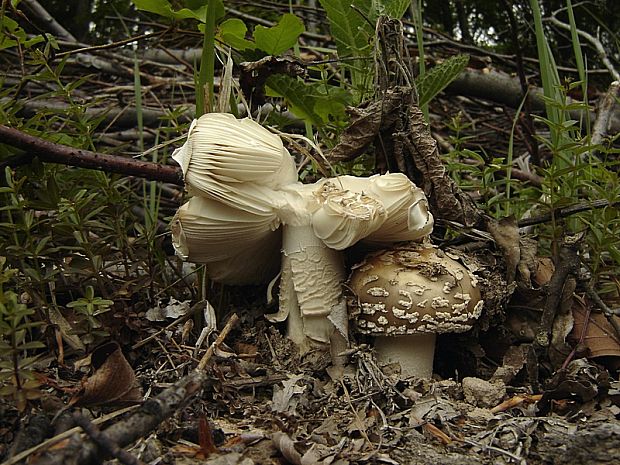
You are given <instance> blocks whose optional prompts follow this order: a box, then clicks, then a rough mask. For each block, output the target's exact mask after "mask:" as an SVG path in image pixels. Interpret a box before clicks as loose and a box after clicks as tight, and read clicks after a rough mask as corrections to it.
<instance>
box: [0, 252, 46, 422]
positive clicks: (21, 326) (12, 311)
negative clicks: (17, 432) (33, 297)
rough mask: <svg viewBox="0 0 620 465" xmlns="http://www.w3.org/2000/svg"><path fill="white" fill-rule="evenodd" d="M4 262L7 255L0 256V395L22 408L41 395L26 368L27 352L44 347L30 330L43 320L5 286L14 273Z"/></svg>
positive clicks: (32, 376)
mask: <svg viewBox="0 0 620 465" xmlns="http://www.w3.org/2000/svg"><path fill="white" fill-rule="evenodd" d="M5 265H6V258H5V257H0V396H2V397H10V398H12V399H13V401H14V402H15V404H16V406H17V408H18V409H19V410H20V411H23V410H25V408H26V406H27V403H28V401H29V400H32V399H36V398H38V397H40V395H41V393H40V391H39V389H38V387H39V382H38V381H37V380H36V378H35V377H34V372H33V371H32V369H31V368H29V365H30V364H31V363H32V361H33V358H32V357H29V356H28V354H29V353H31V352H32V351H34V350H36V349H41V348H43V347H44V344H43V343H42V342H40V341H37V340H33V330H35V329H36V328H37V327H39V326H41V325H42V324H43V323H42V322H40V321H32V319H31V317H32V316H33V315H34V313H35V312H34V310H33V309H32V308H28V306H27V305H26V304H24V303H22V302H20V300H21V299H20V296H19V295H18V294H17V293H16V292H14V291H11V290H6V289H5V287H4V286H5V285H6V284H8V283H9V281H10V280H11V279H13V277H14V276H15V275H16V274H17V270H15V269H11V268H5Z"/></svg>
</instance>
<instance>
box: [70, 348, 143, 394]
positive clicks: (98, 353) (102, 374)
mask: <svg viewBox="0 0 620 465" xmlns="http://www.w3.org/2000/svg"><path fill="white" fill-rule="evenodd" d="M91 362H92V366H93V369H94V370H95V371H94V373H93V374H92V376H90V377H89V378H88V379H86V380H85V381H83V382H82V389H81V390H80V392H79V393H78V394H77V395H75V396H74V397H73V398H72V399H71V400H70V401H69V405H80V406H95V405H110V404H115V405H116V404H122V403H136V402H140V401H141V400H142V394H141V389H140V387H139V385H138V383H137V381H136V375H135V373H134V371H133V369H132V368H131V366H130V365H129V363H128V362H127V359H126V358H125V356H124V355H123V352H122V351H121V348H120V346H119V345H118V343H116V342H108V343H106V344H103V345H101V346H99V347H97V348H96V349H95V350H94V351H93V353H92V354H91Z"/></svg>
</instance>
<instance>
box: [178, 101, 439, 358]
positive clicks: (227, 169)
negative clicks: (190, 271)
mask: <svg viewBox="0 0 620 465" xmlns="http://www.w3.org/2000/svg"><path fill="white" fill-rule="evenodd" d="M174 159H175V160H176V161H177V162H178V163H179V164H180V165H181V167H182V169H183V173H184V176H185V181H186V185H187V189H188V191H189V192H190V193H192V194H193V195H194V196H195V197H193V198H192V199H191V200H190V201H189V202H188V203H187V204H185V205H184V206H182V207H181V208H180V209H179V211H178V212H177V215H176V216H175V219H174V221H173V225H172V233H173V243H174V245H175V248H176V250H177V252H178V253H179V255H180V256H182V257H183V258H185V259H189V260H192V261H196V262H199V263H206V264H207V268H208V270H210V273H211V277H212V278H213V279H216V280H220V281H222V282H227V283H233V284H241V283H251V282H262V281H264V280H265V278H266V277H269V274H270V273H272V274H275V269H276V267H274V261H275V259H276V258H277V256H278V252H279V249H280V247H281V249H282V262H281V263H282V265H281V266H282V269H281V290H280V310H279V311H278V313H276V314H273V315H268V318H269V319H270V320H271V321H282V320H284V319H285V318H288V320H289V321H288V323H289V336H290V337H291V338H292V339H293V340H295V342H297V343H298V345H299V346H300V348H301V349H302V350H307V349H308V348H310V347H311V346H313V345H319V346H321V345H322V346H325V347H327V346H331V347H332V353H333V354H334V357H335V358H336V356H335V354H337V353H338V352H340V351H341V350H343V349H344V348H346V345H347V342H348V341H347V333H348V328H347V325H348V317H347V307H346V302H345V299H344V297H343V294H342V284H343V282H344V280H345V278H346V276H345V272H344V266H343V260H342V257H341V252H340V251H342V250H344V249H346V248H348V247H350V246H351V245H353V244H355V243H356V242H358V241H360V240H364V239H368V240H369V241H372V242H373V243H381V244H391V243H392V242H394V241H411V240H419V239H421V238H422V237H424V236H426V235H427V234H429V233H430V231H431V230H432V225H433V220H432V216H431V215H430V213H429V212H428V210H427V208H426V206H427V204H426V198H425V197H424V194H423V193H422V191H421V190H420V189H418V188H416V187H415V186H414V185H413V184H412V183H411V182H410V181H409V180H408V179H407V178H406V176H404V175H402V174H386V175H382V176H379V175H377V176H372V177H370V178H356V177H352V176H340V177H337V178H332V179H323V180H320V181H318V182H317V183H315V184H311V185H304V184H301V183H299V182H298V181H297V176H296V171H295V163H294V160H293V158H292V157H291V156H290V155H289V153H288V152H287V151H286V149H285V148H284V147H283V145H282V142H281V140H280V138H279V137H278V136H276V135H274V134H272V133H270V132H269V131H268V130H267V129H265V128H263V127H262V126H260V125H259V124H258V123H256V122H254V121H251V120H249V119H243V120H237V119H235V118H234V117H233V116H232V115H227V114H217V113H210V114H206V115H203V116H202V117H201V118H200V119H198V120H197V121H195V122H194V123H193V124H192V126H191V127H190V131H189V135H188V140H187V142H186V143H185V144H184V145H183V147H181V148H180V149H178V150H177V151H175V153H174ZM280 230H281V239H280ZM280 240H281V242H280Z"/></svg>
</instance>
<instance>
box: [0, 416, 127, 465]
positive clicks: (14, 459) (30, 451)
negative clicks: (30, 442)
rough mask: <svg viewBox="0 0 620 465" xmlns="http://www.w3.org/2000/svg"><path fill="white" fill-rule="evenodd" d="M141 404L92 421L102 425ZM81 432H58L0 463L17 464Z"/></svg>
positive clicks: (76, 429)
mask: <svg viewBox="0 0 620 465" xmlns="http://www.w3.org/2000/svg"><path fill="white" fill-rule="evenodd" d="M138 407H139V406H138V405H132V406H130V407H125V408H122V409H120V410H116V411H115V412H112V413H109V414H107V415H104V416H102V417H100V418H97V419H95V420H93V421H92V423H93V424H94V425H100V424H102V423H105V422H106V421H108V420H111V419H113V418H116V417H118V416H120V415H123V414H125V413H127V412H131V411H132V410H135V409H137V408H138ZM79 432H80V427H79V426H76V427H75V428H71V429H68V430H67V431H63V432H62V433H60V434H57V435H56V436H54V437H51V438H49V439H46V440H45V441H43V442H42V443H41V444H37V445H36V446H34V447H31V448H30V449H27V450H25V451H22V452H20V453H19V454H16V455H14V456H13V457H11V458H10V459H8V460H6V461H4V462H2V463H1V464H0V465H15V464H16V463H18V462H21V461H22V460H24V459H25V458H26V457H28V456H30V455H32V454H34V453H35V452H38V451H40V450H42V449H45V448H47V447H50V446H53V445H54V444H56V443H58V442H60V441H63V440H65V439H67V438H69V437H71V436H73V435H74V434H76V433H79Z"/></svg>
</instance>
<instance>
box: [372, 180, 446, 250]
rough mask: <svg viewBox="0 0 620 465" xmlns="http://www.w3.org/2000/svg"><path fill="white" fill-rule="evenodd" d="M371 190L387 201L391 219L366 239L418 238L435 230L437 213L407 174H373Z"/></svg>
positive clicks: (401, 239) (393, 239)
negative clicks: (433, 212) (434, 218)
mask: <svg viewBox="0 0 620 465" xmlns="http://www.w3.org/2000/svg"><path fill="white" fill-rule="evenodd" d="M370 192H371V195H374V196H376V197H377V198H380V199H381V201H382V202H383V206H384V208H385V210H386V212H387V219H386V221H385V222H384V223H383V224H382V225H381V227H380V228H378V229H377V230H376V231H375V232H374V233H372V234H370V235H369V236H368V237H366V239H365V240H364V241H365V242H371V243H379V244H387V243H393V242H401V241H417V240H420V239H422V238H424V237H427V236H428V235H430V234H431V233H432V232H433V224H434V221H433V215H432V214H431V213H430V212H429V211H428V201H427V199H426V195H424V191H422V189H420V188H419V187H416V185H415V184H413V183H412V182H411V181H410V180H409V178H408V177H407V176H405V175H404V174H403V173H392V174H386V175H383V176H373V177H371V178H370Z"/></svg>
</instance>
